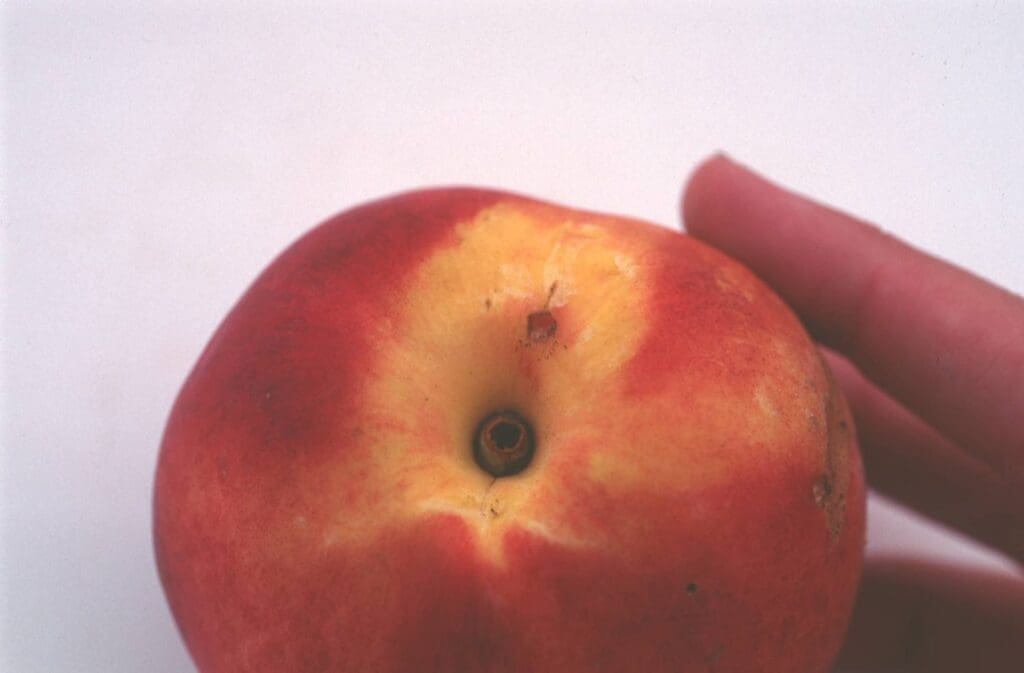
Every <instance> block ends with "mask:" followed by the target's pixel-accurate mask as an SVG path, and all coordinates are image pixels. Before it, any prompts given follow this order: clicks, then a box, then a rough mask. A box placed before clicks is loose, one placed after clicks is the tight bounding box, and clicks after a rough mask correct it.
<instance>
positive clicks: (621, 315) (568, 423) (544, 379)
mask: <svg viewBox="0 0 1024 673" xmlns="http://www.w3.org/2000/svg"><path fill="white" fill-rule="evenodd" d="M612 222H613V220H612V219H611V218H603V217H601V216H598V215H590V214H583V213H571V212H570V213H567V212H566V211H565V210H562V209H554V208H549V207H547V206H543V205H540V204H534V203H520V202H516V201H509V202H504V203H500V204H498V205H495V206H493V207H491V208H488V209H486V210H484V211H482V212H480V213H479V214H478V215H477V216H476V217H475V218H473V219H472V220H470V221H466V222H462V223H460V224H459V225H458V226H457V227H456V230H455V241H454V243H453V244H452V245H450V246H448V247H446V248H444V249H442V250H440V251H439V252H437V253H435V254H434V255H433V256H432V257H431V258H429V259H428V260H426V261H425V262H424V263H423V264H422V266H421V267H420V268H419V269H417V271H416V273H415V274H414V276H413V280H412V281H411V282H410V284H409V286H408V287H407V288H406V289H405V292H404V294H403V297H402V304H401V305H400V306H399V307H397V308H398V309H399V310H398V311H396V312H394V313H392V314H391V315H392V319H391V320H390V321H389V322H388V324H387V325H386V329H381V331H380V333H379V334H378V335H377V336H376V343H377V348H376V356H377V357H376V358H375V361H374V362H373V363H368V366H372V367H373V368H374V373H373V376H372V377H369V378H370V380H372V381H373V382H374V383H373V385H372V387H371V388H370V389H368V390H366V391H365V394H364V396H363V399H364V400H365V404H364V411H363V412H362V413H364V414H365V415H366V416H367V418H371V419H373V422H372V423H371V424H370V427H372V428H373V433H374V434H373V436H375V437H376V444H375V446H374V447H373V449H372V450H371V452H370V454H371V456H372V458H371V460H372V463H371V464H370V465H369V466H362V469H366V470H368V472H367V474H366V475H365V477H364V478H363V481H364V482H366V483H372V484H375V485H382V486H381V487H380V489H379V490H380V491H381V492H382V493H385V494H387V496H386V497H385V499H384V500H383V502H381V503H379V504H377V505H376V506H375V507H374V508H373V509H366V510H362V509H361V510H359V511H354V512H347V513H346V516H345V517H339V523H338V524H337V526H336V527H337V528H339V530H338V531H336V532H335V533H334V538H333V539H339V536H344V535H345V530H349V531H353V532H354V531H355V530H356V529H357V528H358V529H360V530H363V531H365V530H366V527H367V526H368V525H372V521H370V520H386V519H394V518H395V517H393V516H391V515H390V514H385V513H384V512H382V511H380V509H379V508H381V507H383V508H388V509H390V510H392V513H393V511H394V510H395V509H397V510H399V511H400V512H402V513H404V514H405V516H407V517H408V519H409V520H410V521H415V520H416V519H417V518H420V517H423V516H429V515H431V514H446V515H450V514H457V515H458V516H461V517H462V518H463V519H464V520H465V521H466V523H467V524H468V525H469V526H470V527H471V528H472V529H473V530H474V531H475V532H476V535H477V538H478V543H479V546H480V549H481V552H482V553H483V554H484V555H485V556H486V557H488V558H490V559H491V560H492V561H493V562H494V563H498V564H500V563H501V561H502V540H503V537H504V534H505V532H506V531H508V530H509V529H510V528H512V527H520V528H523V529H525V530H528V531H531V532H532V533H533V534H535V535H538V536H539V537H543V538H544V539H547V540H549V541H553V542H558V543H559V544H563V545H571V546H579V545H584V544H587V543H588V541H587V540H585V539H583V538H581V537H580V535H579V532H578V531H573V530H569V529H568V528H567V527H566V526H565V525H563V524H562V523H561V521H559V520H558V519H557V518H554V517H556V516H557V512H558V510H557V508H552V506H551V504H550V502H549V501H550V493H551V487H550V485H549V484H548V485H545V484H541V483H538V482H539V480H540V475H542V474H547V475H551V474H552V471H551V470H541V469H537V467H538V466H539V465H542V464H543V463H544V462H545V461H549V460H553V459H556V458H557V453H558V443H559V441H560V440H561V439H562V438H565V437H569V436H571V434H572V432H573V429H572V428H575V427H579V426H580V425H581V419H582V425H583V426H586V425H587V424H588V421H587V420H586V419H587V417H588V416H590V415H592V414H597V413H600V412H599V410H601V409H604V408H606V407H607V401H606V400H600V399H599V397H598V396H600V395H602V394H606V393H607V391H608V390H609V389H613V388H614V387H615V383H614V378H613V377H615V376H616V375H617V374H618V373H619V370H620V368H621V367H622V365H623V363H625V362H626V361H627V360H628V359H629V358H631V357H632V356H633V355H634V353H635V351H636V348H637V346H638V344H639V343H640V342H641V340H642V338H643V337H644V327H643V326H644V325H645V321H644V320H643V319H642V315H643V309H644V307H643V305H642V302H641V301H638V299H639V298H642V297H644V296H646V292H645V288H644V284H645V283H646V282H648V279H647V278H645V276H644V273H643V267H642V266H641V265H640V264H638V263H637V262H636V260H635V259H634V257H633V255H634V248H635V246H636V242H635V241H636V238H637V237H636V235H635V232H633V233H632V234H631V235H626V236H620V235H619V233H618V232H619V230H618V229H617V228H616V226H614V225H613V224H611V223H612ZM641 241H642V239H641ZM543 310H547V311H550V313H551V315H552V316H553V318H554V320H555V323H556V324H555V325H554V326H553V327H552V330H551V333H550V335H548V334H547V333H545V334H544V335H543V336H544V337H545V338H542V339H535V340H532V339H531V338H530V334H529V333H528V331H527V320H528V316H529V315H530V314H531V313H535V312H537V311H543ZM501 409H515V410H517V411H519V412H520V413H521V414H522V415H523V416H525V417H526V418H527V420H528V421H529V422H530V423H531V425H532V426H533V428H534V430H535V432H536V434H537V443H538V447H537V451H536V454H535V456H534V459H533V463H532V465H531V466H530V467H527V468H526V470H525V471H523V472H522V473H520V474H517V475H513V476H509V477H503V478H500V479H497V480H495V479H494V478H492V477H491V476H490V475H488V474H486V473H485V472H484V471H483V470H482V469H481V468H480V467H479V466H478V465H476V463H475V462H474V459H473V456H472V441H473V435H474V432H475V430H476V427H477V424H478V423H479V422H480V420H481V419H482V418H483V417H484V416H486V415H487V414H488V413H490V412H492V411H496V410H501ZM597 420H598V419H595V423H596V422H597ZM341 469H346V470H350V469H354V467H353V466H351V465H349V466H346V467H344V468H341ZM548 478H550V476H549V477H548ZM342 519H344V523H342V522H341V521H342ZM362 519H367V521H366V522H363V521H361V520H362ZM342 529H345V530H342Z"/></svg>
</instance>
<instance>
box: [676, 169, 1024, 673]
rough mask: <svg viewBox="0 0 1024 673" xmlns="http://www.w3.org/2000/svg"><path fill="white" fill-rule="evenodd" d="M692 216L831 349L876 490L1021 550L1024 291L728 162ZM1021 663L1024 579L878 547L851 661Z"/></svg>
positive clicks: (708, 177) (713, 173)
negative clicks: (883, 552) (894, 554)
mask: <svg viewBox="0 0 1024 673" xmlns="http://www.w3.org/2000/svg"><path fill="white" fill-rule="evenodd" d="M682 210H683V219H684V223H685V227H686V229H687V231H688V232H689V233H690V234H691V235H693V236H695V237H696V238H700V239H702V240H704V241H705V242H707V243H710V244H711V245H713V246H715V247H717V248H720V249H721V250H723V251H725V252H726V253H728V254H730V255H731V256H732V257H734V258H736V259H739V260H740V261H742V262H744V263H745V264H747V266H749V267H750V268H751V269H752V270H753V271H754V272H755V273H757V274H758V275H759V276H760V277H761V278H762V279H763V280H765V281H766V282H767V283H768V284H770V285H771V286H773V287H774V288H775V289H776V291H777V292H779V294H781V295H782V297H783V298H784V299H785V300H786V301H787V302H788V303H789V305H790V306H791V307H793V309H794V310H795V311H796V312H797V313H798V315H799V316H800V317H801V319H802V320H803V321H804V324H805V325H806V326H807V327H808V329H809V330H810V332H811V334H812V335H813V336H814V337H815V338H816V339H818V341H819V342H820V343H821V344H822V345H823V352H824V353H825V355H826V359H827V360H828V361H829V364H830V365H831V367H832V369H833V371H834V372H835V374H836V376H837V378H838V380H839V382H840V384H841V385H842V387H843V389H844V391H845V393H846V396H847V399H848V400H849V402H850V406H851V408H852V410H853V413H854V417H855V420H856V425H857V432H858V436H859V440H860V446H861V450H862V452H863V456H864V464H865V470H866V474H867V478H868V482H869V484H870V486H871V487H872V488H874V489H875V490H876V491H878V492H880V493H883V494H885V495H887V496H890V497H892V498H894V499H896V500H898V501H900V502H902V503H904V504H905V505H907V506H909V507H911V508H913V509H915V510H917V511H919V512H921V513H922V514H924V515H926V516H928V517H930V518H932V519H935V520H937V521H940V522H942V523H944V524H946V525H948V526H950V527H952V528H954V529H956V530H958V531H960V532H962V533H964V534H966V535H968V536H970V537H972V538H974V539H976V540H978V541H980V542H982V543H984V544H987V545H989V546H991V547H993V548H995V549H998V550H1000V551H1002V552H1004V553H1005V554H1007V555H1009V556H1010V557H1011V558H1013V559H1015V560H1016V561H1017V562H1018V563H1022V562H1024V300H1022V299H1021V298H1020V297H1018V296H1016V295H1014V294H1012V293H1010V292H1007V291H1006V290H1003V289H1001V288H999V287H996V286H995V285H992V284H990V283H988V282H986V281H984V280H982V279H980V278H978V277H976V276H973V275H971V274H970V273H968V272H966V271H963V270H961V269H958V268H956V267H954V266H952V265H950V264H947V263H945V262H942V261H940V260H938V259H936V258H934V257H931V256H929V255H927V254H925V253H923V252H921V251H918V250H916V249H914V248H912V247H911V246H909V245H907V244H906V243H903V242H901V241H899V240H897V239H895V238H893V237H891V236H888V235H887V234H885V233H883V232H882V231H880V230H879V229H877V228H875V227H872V226H870V225H868V224H866V223H864V222H860V221H858V220H856V219H854V218H852V217H850V216H848V215H845V214H843V213H840V212H838V211H836V210H833V209H830V208H828V207H825V206H822V205H819V204H816V203H813V202H811V201H809V200H807V199H805V198H802V197H800V196H798V195H795V194H792V193H790V192H787V191H785V190H783V189H781V188H779V187H777V186H775V185H773V184H771V183H769V182H768V181H766V180H764V179H763V178H760V177H758V176H756V175H755V174H753V173H751V172H750V171H748V170H746V169H744V168H743V167H741V166H739V165H737V164H735V163H733V162H732V161H730V160H729V159H727V158H725V157H723V156H716V157H712V158H711V159H709V160H707V161H706V162H704V163H703V164H701V166H700V167H699V168H698V169H697V170H696V171H695V173H694V174H693V176H692V177H691V178H690V181H689V183H688V185H687V187H686V190H685V193H684V196H683V204H682ZM1022 662H1024V577H1022V578H1020V579H1014V578H1012V577H1006V576H1002V575H999V576H995V575H991V576H990V575H982V574H966V573H965V572H964V571H963V570H961V569H956V568H952V567H944V566H942V565H939V564H936V563H934V562H927V561H922V560H913V559H871V558H869V559H868V561H867V565H866V567H865V573H864V578H863V581H862V585H861V589H860V594H859V598H858V604H857V608H856V611H855V614H854V618H853V623H852V625H851V628H850V633H849V636H848V639H847V643H846V646H845V647H844V650H843V654H842V655H841V657H840V663H839V670H841V671H847V672H853V671H887V672H891V671H922V672H923V671H928V672H929V673H941V672H945V671H949V672H952V671H958V672H960V671H988V672H989V673H1000V672H1002V671H1007V672H1009V671H1019V670H1021V668H1020V667H1021V665H1022Z"/></svg>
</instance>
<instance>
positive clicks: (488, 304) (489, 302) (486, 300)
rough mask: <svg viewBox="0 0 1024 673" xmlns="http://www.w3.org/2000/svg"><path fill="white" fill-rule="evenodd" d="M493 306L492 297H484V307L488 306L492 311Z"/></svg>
mask: <svg viewBox="0 0 1024 673" xmlns="http://www.w3.org/2000/svg"><path fill="white" fill-rule="evenodd" d="M491 306H492V304H491V298H490V297H488V298H487V299H484V308H486V309H487V310H488V311H490V310H491Z"/></svg>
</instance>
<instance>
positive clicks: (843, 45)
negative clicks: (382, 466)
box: [0, 2, 1024, 673]
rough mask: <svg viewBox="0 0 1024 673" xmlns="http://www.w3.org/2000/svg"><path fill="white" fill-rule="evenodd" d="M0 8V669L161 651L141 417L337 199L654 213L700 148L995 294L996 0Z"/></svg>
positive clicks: (1016, 270)
mask: <svg viewBox="0 0 1024 673" xmlns="http://www.w3.org/2000/svg"><path fill="white" fill-rule="evenodd" d="M0 17H2V26H0V31H2V32H0V35H2V38H0V39H2V42H0V46H2V68H3V75H4V77H3V84H2V86H3V91H2V95H0V105H2V106H3V107H2V112H3V136H2V141H0V142H2V145H0V157H2V162H3V165H2V170H3V181H2V183H0V184H2V188H0V196H2V198H0V201H2V206H3V220H2V221H3V230H2V236H3V238H2V239H0V263H2V265H3V276H2V278H3V280H2V287H0V310H2V311H3V314H2V317H3V324H2V332H0V348H2V349H3V358H2V371H0V382H2V388H0V413H2V426H0V670H2V671H9V672H12V673H29V672H36V671H39V672H43V671H45V672H47V673H51V672H55V671H75V672H76V673H93V672H95V673H100V672H102V673H129V672H130V673H134V672H136V671H149V672H152V673H159V672H163V671H166V672H168V673H170V672H172V671H175V672H177V671H185V670H191V669H190V666H191V665H190V663H189V660H188V657H187V654H186V653H185V650H184V648H183V647H182V645H181V643H180V642H179V639H178V635H177V633H176V631H175V628H174V625H173V622H172V620H171V618H170V614H169V612H168V611H167V609H166V607H165V604H164V599H163V596H162V594H161V592H160V588H159V583H158V580H157V577H156V573H155V569H154V566H153V558H152V551H151V542H150V533H149V525H150V520H149V516H150V514H149V501H150V495H151V494H150V489H151V483H152V473H153V468H154V464H155V460H156V452H157V448H158V444H159V439H160V433H161V430H162V427H163V423H164V420H165V418H166V414H167V412H168V411H169V409H170V406H171V403H172V401H173V398H174V395H175V393H176V391H177V388H178V386H179V385H180V384H181V382H182V381H183V379H184V377H185V375H186V373H187V372H188V370H189V368H190V366H191V365H192V363H193V361H194V360H195V358H196V357H197V356H198V354H199V351H200V349H201V348H202V346H203V345H204V344H205V342H206V340H207V339H208V337H209V335H210V334H211V332H212V331H213V329H214V328H215V327H216V325H217V323H218V321H219V320H220V319H221V318H222V317H223V315H224V314H225V313H226V311H227V310H228V308H229V307H230V306H231V304H232V303H233V302H234V300H235V299H236V298H237V297H238V296H239V295H240V294H241V292H242V291H243V290H244V288H245V287H246V286H247V284H248V283H249V282H250V281H251V280H252V279H253V278H254V277H255V275H256V274H257V272H258V271H259V270H260V269H261V268H262V267H263V266H264V265H265V264H266V263H267V262H268V261H269V260H270V259H271V258H272V257H273V256H274V255H275V254H276V253H277V252H278V251H279V250H280V249H281V248H282V247H284V246H285V245H286V244H287V243H289V242H290V241H291V240H293V239H294V238H296V237H297V236H298V235H299V234H300V233H302V232H303V231H304V230H306V229H308V228H309V227H311V226H312V225H314V224H315V223H317V222H318V221H320V220H322V219H324V218H326V217H327V216H329V215H330V214H332V213H334V212H336V211H338V210H340V209H343V208H346V207H348V206H350V205H353V204H355V203H358V202H361V201H364V200H367V199H369V198H373V197H377V196H380V195H383V194H386V193H391V192H394V191H398V190H403V189H407V188H411V187H416V186H422V185H432V184H445V183H471V184H482V185H491V186H496V187H502V188H506V189H509V190H513V191H520V192H525V193H529V194H532V195H535V196H538V197H542V198H547V199H552V200H555V201H560V202H564V203H567V204H570V205H577V206H582V207H586V208H590V209H594V210H605V211H612V212H619V213H626V214H630V215H634V216H639V217H643V218H647V219H651V220H654V221H657V222H659V223H662V224H665V225H667V226H677V221H678V218H677V213H676V206H677V198H678V194H679V190H680V188H681V185H682V183H683V180H684V179H685V177H686V175H687V173H688V172H689V171H690V170H691V168H692V167H693V166H694V164H695V163H696V162H697V161H698V160H700V159H701V158H702V157H704V156H705V155H706V154H708V153H709V152H711V151H713V150H716V149H720V148H724V149H727V150H728V151H729V152H730V153H732V154H733V155H734V156H736V157H737V158H739V159H740V160H742V161H744V162H745V163H748V164H750V165H752V166H755V167H756V168H758V169H759V170H760V171H762V172H763V173H765V174H767V175H770V176H772V177H773V178H775V179H776V180H778V181H780V182H782V183H783V184H787V185H789V186H791V187H794V188H796V189H798V190H800V191H802V192H805V193H809V194H813V195H815V196H816V197H817V198H819V199H822V200H824V201H828V202H831V203H834V204H836V205H838V206H840V207H842V208H844V209H846V210H849V211H852V212H856V213H857V214H859V215H861V216H863V217H866V218H868V219H871V220H873V221H876V222H878V223H880V224H881V225H883V226H884V227H885V228H886V229H888V230H889V231H891V232H893V233H895V234H897V235H899V236H901V237H903V238H906V239H908V240H910V241H911V242H913V243H915V244H917V245H918V246H920V247H923V248H925V249H926V250H929V251H931V252H934V253H936V254H938V255H940V256H942V257H945V258H946V259H949V260H952V261H954V262H957V263H959V264H961V265H963V266H966V267H968V268H970V269H972V270H974V271H975V272H977V273H979V274H981V275H983V276H986V277H988V278H990V279H992V280H994V281H996V282H998V283H1000V284H1002V285H1004V286H1007V287H1009V288H1010V289H1012V290H1014V291H1016V292H1018V293H1020V292H1022V291H1024V265H1021V264H1020V250H1021V248H1022V242H1024V232H1022V228H1021V227H1022V221H1021V215H1020V214H1021V213H1022V212H1024V190H1021V188H1020V184H1021V178H1022V177H1024V126H1022V124H1021V122H1020V116H1019V115H1020V110H1022V109H1024V87H1022V86H1021V73H1024V48H1022V46H1021V41H1020V37H1019V36H1020V35H1022V34H1024V6H1022V5H1020V4H1019V3H994V4H993V3H988V4H986V5H985V6H984V7H976V6H972V5H966V4H963V5H961V4H954V3H933V4H927V5H926V4H923V3H915V4H896V5H893V4H886V5H884V6H883V5H878V4H872V5H868V6H866V7H864V8H861V9H858V10H854V9H853V8H851V7H839V6H818V7H812V6H802V5H797V4H793V5H786V4H783V5H773V6H765V5H762V4H759V3H742V4H740V3H736V4H732V5H723V6H719V7H716V8H700V7H696V6H685V5H684V6H678V5H677V3H655V4H647V5H643V6H641V5H639V4H637V3H633V4H628V5H627V4H626V3H620V4H605V5H603V6H601V7H596V8H595V7H585V6H584V5H575V4H572V5H570V4H559V5H556V6H553V7H552V6H548V5H547V4H541V3H514V6H513V7H504V6H498V5H494V6H492V7H488V8H476V7H473V6H472V5H470V4H469V3H448V4H444V3H442V4H439V5H438V6H437V7H435V8H434V9H431V10H424V9H419V8H417V7H416V6H415V5H414V4H413V3H392V4H389V5H387V6H386V7H385V8H383V9H381V8H379V7H378V6H377V5H376V4H371V3H346V7H345V8H344V9H339V8H337V7H327V6H315V5H310V4H304V5H301V6H299V5H293V4H292V3H271V4H265V5H262V6H261V7H258V8H252V7H249V6H246V5H242V4H237V5H236V4H232V3H210V4H208V5H193V6H190V7H187V8H181V7H174V6H172V5H170V4H164V3H157V4H151V5H149V6H147V7H146V8H139V9H129V8H128V6H127V5H125V6H115V5H106V4H101V3H81V4H78V5H73V4H69V5H66V6H64V5H59V4H55V3H46V4H37V3H20V2H15V3H5V4H4V6H3V8H2V14H0ZM869 513H870V540H869V553H871V554H872V555H876V556H877V555H883V556H892V555H899V556H901V557H902V556H906V555H908V554H910V555H916V556H918V557H923V558H924V559H926V560H928V562H929V563H934V564H938V565H942V564H944V563H955V564H957V565H956V566H955V567H956V568H957V569H958V570H957V572H976V573H985V574H987V575H992V576H993V577H997V578H999V579H998V580H994V581H998V582H1010V583H1011V584H1012V586H1015V587H1019V579H1014V578H1013V570H1012V569H1011V566H1009V565H1008V564H1007V563H1006V562H1005V561H1004V560H1002V559H1000V558H999V557H996V556H994V555H992V554H989V553H987V552H985V551H984V550H981V549H980V548H978V547H976V546H973V545H971V544H969V543H967V542H965V541H964V540H962V539H960V538H956V537H953V536H950V535H948V534H946V533H944V532H943V531H940V530H938V529H936V528H935V527H933V526H929V525H927V524H926V523H924V522H923V521H921V520H920V519H918V518H917V517H912V516H909V515H907V514H905V513H904V512H902V511H901V510H900V509H899V508H896V507H894V506H892V505H890V504H889V503H887V502H885V501H883V500H881V499H879V498H875V499H874V500H873V501H872V503H871V506H870V512H869ZM899 572H900V571H899V568H898V564H895V565H893V573H895V574H896V575H897V576H898V575H899ZM987 575H986V576H987ZM892 581H893V580H892V576H889V575H885V574H884V573H883V575H881V576H877V577H872V584H870V585H867V590H871V588H872V587H877V586H881V587H885V586H888V585H886V582H890V583H891V582H892ZM1007 586H1009V585H1007ZM885 590H888V589H885ZM1013 590H1015V589H1012V590H1011V589H1008V590H1007V591H1009V592H1010V593H1009V594H1007V595H1014V594H1012V591H1013ZM978 623H980V624H984V621H983V620H982V621H980V622H978ZM894 628H896V627H895V626H894ZM855 635H856V634H855ZM851 665H852V666H856V662H852V664H851ZM964 670H966V669H964ZM978 670H981V669H978Z"/></svg>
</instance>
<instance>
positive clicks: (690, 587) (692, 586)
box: [686, 582, 697, 594]
mask: <svg viewBox="0 0 1024 673" xmlns="http://www.w3.org/2000/svg"><path fill="white" fill-rule="evenodd" d="M686 593H688V594H695V593H697V583H696V582H690V583H689V584H687V585H686Z"/></svg>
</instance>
